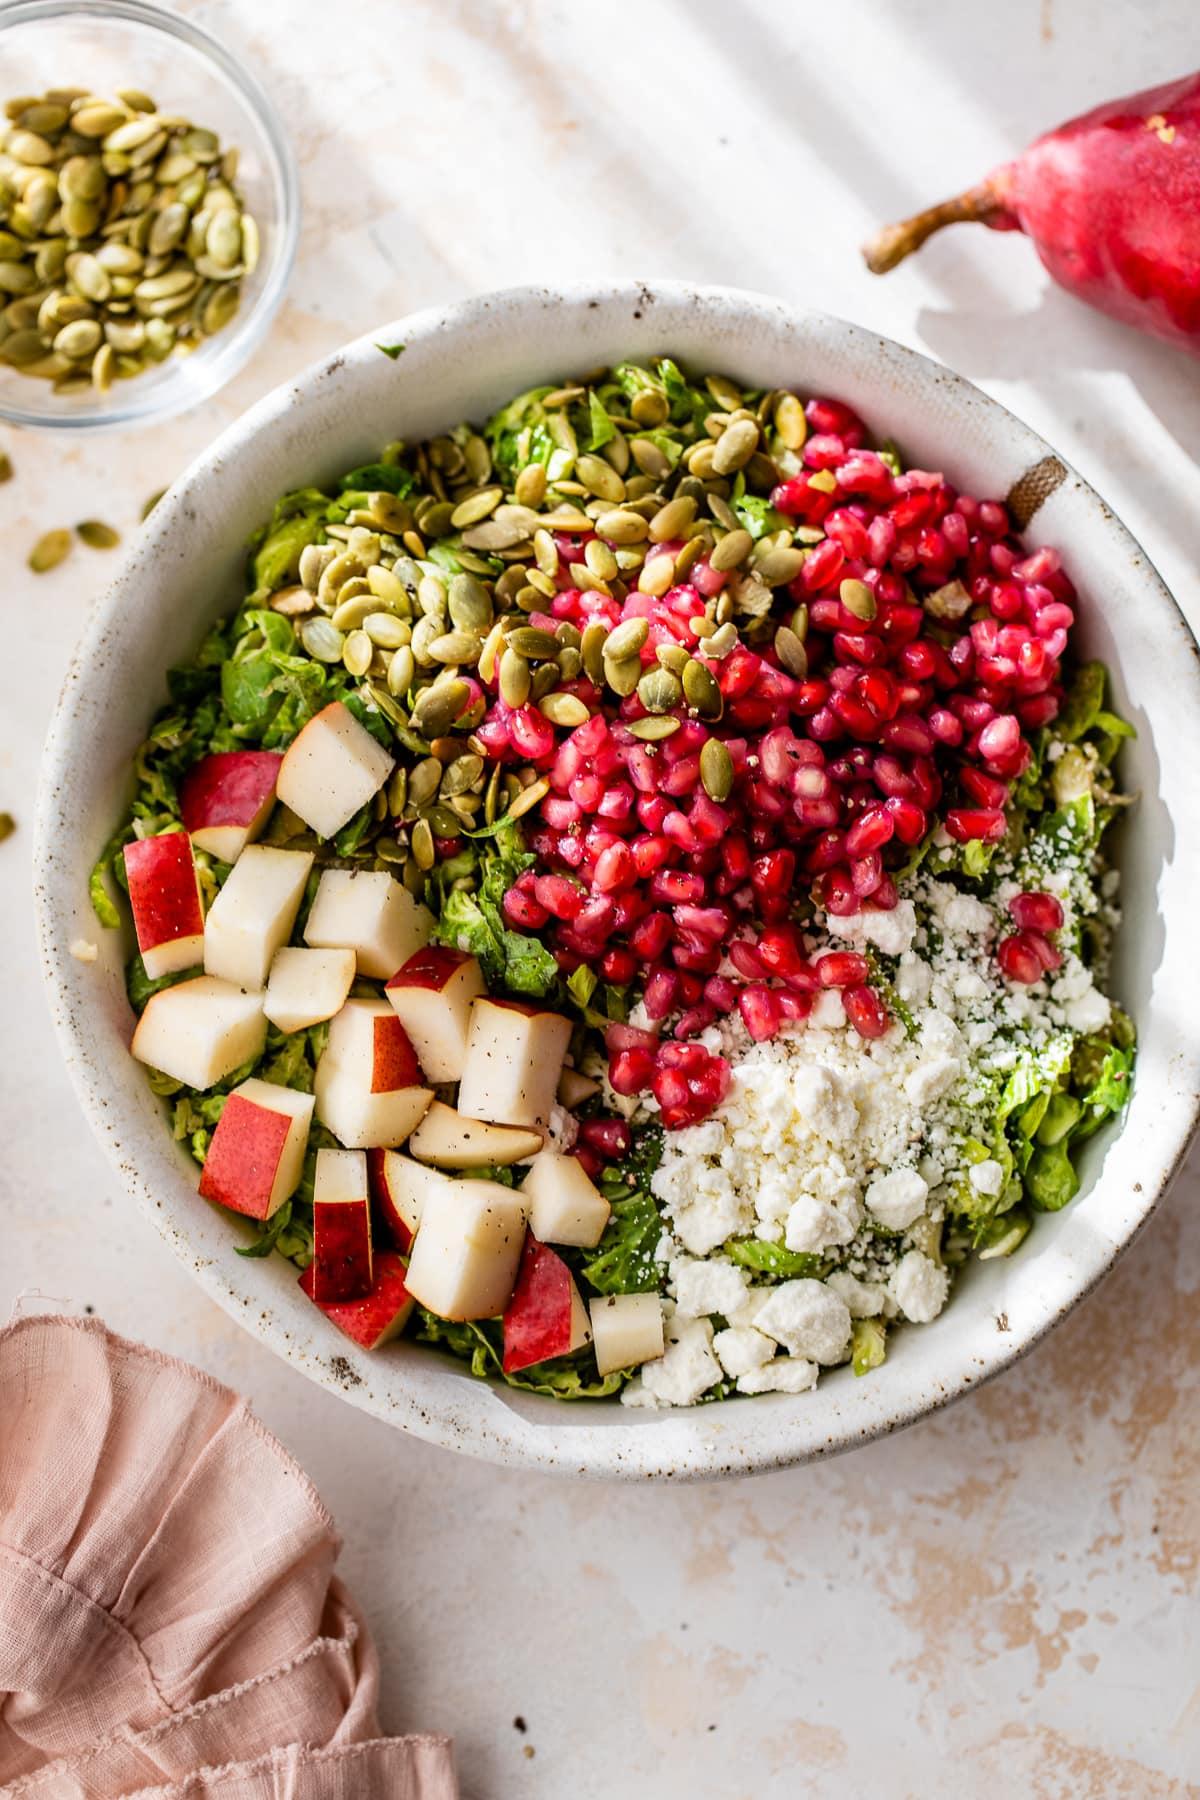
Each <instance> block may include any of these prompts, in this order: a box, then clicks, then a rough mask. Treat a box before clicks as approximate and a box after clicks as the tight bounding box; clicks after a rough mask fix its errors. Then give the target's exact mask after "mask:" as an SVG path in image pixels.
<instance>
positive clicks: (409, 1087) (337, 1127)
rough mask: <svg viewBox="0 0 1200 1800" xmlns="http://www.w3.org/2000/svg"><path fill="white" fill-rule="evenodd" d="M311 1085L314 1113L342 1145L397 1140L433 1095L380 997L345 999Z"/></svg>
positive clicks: (359, 1147) (383, 1145)
mask: <svg viewBox="0 0 1200 1800" xmlns="http://www.w3.org/2000/svg"><path fill="white" fill-rule="evenodd" d="M313 1086H314V1092H315V1094H316V1098H317V1117H318V1119H319V1120H320V1121H321V1123H322V1125H326V1126H328V1128H329V1130H330V1131H332V1133H333V1135H334V1137H335V1138H337V1139H338V1141H339V1143H342V1144H344V1145H345V1146H346V1148H347V1149H348V1150H370V1149H375V1148H387V1149H392V1148H394V1147H395V1146H396V1145H397V1144H402V1143H403V1142H404V1140H405V1138H406V1137H407V1136H408V1134H409V1132H410V1131H412V1129H413V1127H414V1126H415V1125H417V1124H418V1123H419V1122H420V1120H421V1118H422V1117H423V1115H424V1113H425V1110H426V1108H427V1107H428V1105H429V1103H430V1101H431V1100H432V1099H433V1090H432V1088H429V1087H426V1086H425V1080H424V1076H423V1075H422V1072H421V1065H420V1063H419V1062H418V1061H417V1056H416V1052H415V1051H414V1049H413V1047H412V1045H411V1043H410V1042H409V1039H408V1033H407V1032H406V1031H405V1029H404V1027H403V1025H402V1024H401V1023H400V1021H399V1019H398V1018H397V1017H396V1015H395V1013H394V1012H393V1011H392V1009H391V1007H390V1006H389V1005H388V1003H387V1001H386V1000H347V1002H346V1004H345V1006H343V1008H342V1010H341V1012H339V1013H338V1014H337V1016H336V1017H335V1018H334V1019H333V1020H332V1021H331V1022H330V1026H329V1042H328V1044H327V1046H326V1048H325V1053H324V1055H323V1056H322V1057H321V1060H320V1062H319V1063H318V1064H317V1075H316V1080H315V1082H314V1084H313Z"/></svg>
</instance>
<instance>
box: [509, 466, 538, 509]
mask: <svg viewBox="0 0 1200 1800" xmlns="http://www.w3.org/2000/svg"><path fill="white" fill-rule="evenodd" d="M513 493H514V495H515V496H516V498H517V500H518V502H519V503H520V505H522V506H540V505H541V504H542V501H543V500H544V499H545V497H546V469H545V465H544V464H542V463H526V465H525V467H524V468H523V469H522V470H521V473H520V474H519V475H518V476H517V479H516V484H515V486H514V488H513Z"/></svg>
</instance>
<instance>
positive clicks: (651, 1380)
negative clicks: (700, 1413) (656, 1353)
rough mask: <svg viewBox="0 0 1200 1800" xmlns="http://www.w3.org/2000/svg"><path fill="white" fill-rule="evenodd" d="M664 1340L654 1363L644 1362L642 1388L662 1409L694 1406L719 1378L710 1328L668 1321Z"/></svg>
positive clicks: (704, 1322)
mask: <svg viewBox="0 0 1200 1800" xmlns="http://www.w3.org/2000/svg"><path fill="white" fill-rule="evenodd" d="M667 1339H668V1342H667V1348H666V1351H665V1353H664V1354H663V1355H662V1356H660V1357H659V1358H658V1360H657V1362H649V1363H643V1365H642V1377H641V1379H642V1388H643V1390H644V1391H645V1393H647V1394H648V1395H650V1397H651V1400H653V1401H657V1402H658V1404H659V1405H661V1406H694V1405H695V1403H696V1401H697V1400H698V1399H699V1398H700V1396H701V1394H703V1393H704V1391H705V1389H706V1388H710V1387H711V1386H712V1385H713V1383H714V1382H715V1381H720V1379H721V1365H720V1363H719V1362H718V1361H717V1359H716V1357H715V1356H714V1355H713V1353H712V1341H713V1329H712V1326H711V1325H710V1324H709V1322H708V1320H707V1319H686V1320H676V1319H670V1320H668V1322H667ZM622 1398H624V1395H622ZM629 1404H631V1405H634V1404H636V1402H633V1401H631V1402H630V1403H629ZM643 1404H645V1402H643Z"/></svg>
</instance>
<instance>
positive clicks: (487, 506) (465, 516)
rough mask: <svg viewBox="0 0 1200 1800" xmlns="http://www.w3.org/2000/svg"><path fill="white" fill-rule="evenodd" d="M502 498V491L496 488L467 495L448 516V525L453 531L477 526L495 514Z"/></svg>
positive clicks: (483, 489)
mask: <svg viewBox="0 0 1200 1800" xmlns="http://www.w3.org/2000/svg"><path fill="white" fill-rule="evenodd" d="M503 498H504V489H503V488H498V487H489V488H482V489H481V490H480V491H479V492H478V493H477V494H469V495H468V496H467V498H466V499H465V500H460V501H459V503H458V505H457V506H456V507H455V508H454V511H453V512H452V513H451V514H450V523H451V525H452V526H453V527H454V529H455V531H464V530H466V528H467V527H468V526H469V525H478V524H479V523H480V521H481V520H483V519H486V518H487V517H488V515H489V514H490V513H493V512H495V510H496V508H497V506H499V504H500V502H501V500H503Z"/></svg>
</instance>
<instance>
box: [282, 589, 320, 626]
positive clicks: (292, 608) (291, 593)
mask: <svg viewBox="0 0 1200 1800" xmlns="http://www.w3.org/2000/svg"><path fill="white" fill-rule="evenodd" d="M315 605H316V601H315V600H314V599H313V597H312V595H311V594H310V593H309V591H308V589H307V588H306V587H300V586H296V587H289V588H281V589H280V590H279V592H278V593H277V594H272V596H271V611H272V612H277V613H282V614H283V616H284V618H285V619H298V618H303V617H304V616H305V615H306V614H308V613H310V612H311V611H312V610H313V607H314V606H315Z"/></svg>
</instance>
